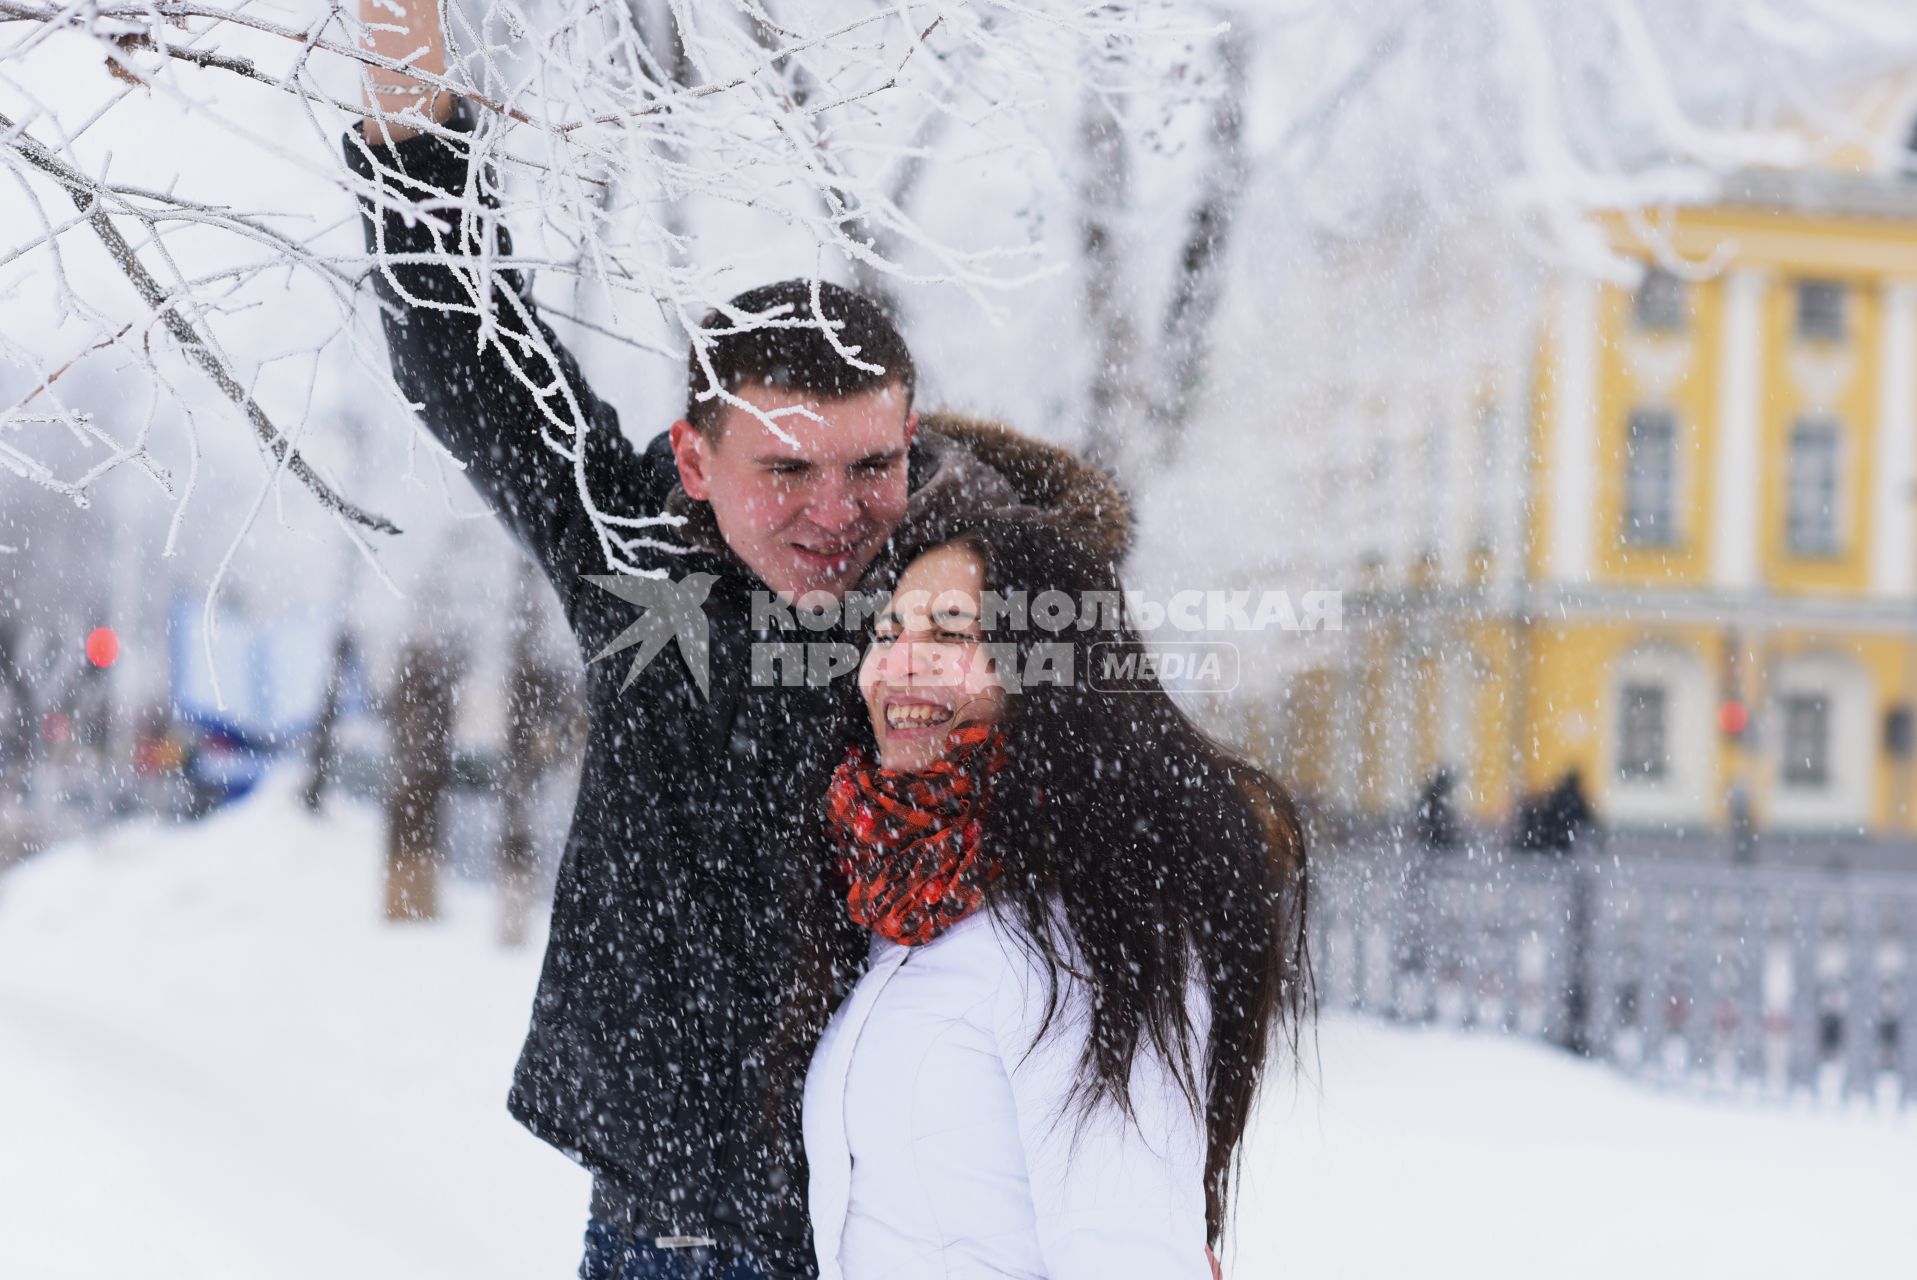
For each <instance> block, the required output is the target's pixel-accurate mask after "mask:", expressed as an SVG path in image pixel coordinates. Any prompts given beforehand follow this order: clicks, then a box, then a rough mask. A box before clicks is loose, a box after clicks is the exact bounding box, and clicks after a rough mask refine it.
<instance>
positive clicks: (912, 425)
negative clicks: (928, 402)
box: [905, 409, 919, 448]
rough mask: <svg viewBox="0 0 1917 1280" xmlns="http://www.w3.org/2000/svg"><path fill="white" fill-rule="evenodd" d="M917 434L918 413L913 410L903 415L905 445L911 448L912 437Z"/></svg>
mask: <svg viewBox="0 0 1917 1280" xmlns="http://www.w3.org/2000/svg"><path fill="white" fill-rule="evenodd" d="M918 433H919V411H918V410H917V409H914V410H913V411H912V412H910V413H908V414H906V415H905V444H906V447H907V448H910V447H911V444H912V437H913V436H915V435H917V434H918Z"/></svg>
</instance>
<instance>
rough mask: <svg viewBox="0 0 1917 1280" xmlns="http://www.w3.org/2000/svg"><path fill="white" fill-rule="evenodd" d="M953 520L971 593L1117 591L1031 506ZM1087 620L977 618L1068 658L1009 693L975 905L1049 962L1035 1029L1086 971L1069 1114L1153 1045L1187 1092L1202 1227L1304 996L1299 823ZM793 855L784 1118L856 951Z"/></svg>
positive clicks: (818, 861)
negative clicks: (965, 521)
mask: <svg viewBox="0 0 1917 1280" xmlns="http://www.w3.org/2000/svg"><path fill="white" fill-rule="evenodd" d="M951 540H954V541H960V542H963V543H966V544H968V545H970V546H972V547H974V548H975V549H977V550H978V552H979V553H980V555H981V556H982V557H983V558H984V560H985V570H986V572H985V582H986V589H987V590H988V591H992V592H1000V593H1010V592H1018V591H1022V592H1024V593H1026V598H1027V599H1035V598H1036V597H1037V596H1038V595H1039V593H1041V592H1044V591H1063V592H1065V593H1067V594H1068V595H1069V596H1071V597H1072V598H1073V599H1074V600H1075V601H1078V602H1086V601H1090V600H1093V599H1099V598H1104V599H1114V598H1116V596H1114V595H1113V594H1112V593H1116V592H1118V591H1119V590H1120V586H1119V581H1118V575H1117V570H1116V567H1115V566H1114V565H1112V564H1111V563H1109V561H1107V560H1105V559H1103V558H1102V557H1100V556H1099V555H1097V554H1095V553H1093V552H1091V551H1089V550H1087V549H1086V548H1084V547H1082V546H1081V545H1080V544H1079V543H1078V542H1077V541H1076V540H1075V539H1073V538H1072V537H1071V536H1070V535H1069V533H1067V532H1064V531H1061V530H1060V529H1059V528H1058V527H1056V526H1055V525H1052V524H1050V523H1047V522H1044V521H1041V520H1036V519H1021V518H1003V519H988V520H985V521H982V522H980V523H979V524H977V525H976V526H974V527H972V528H969V529H966V530H964V531H962V532H960V533H958V534H957V536H956V537H954V538H953V539H951ZM1096 593H1103V594H1102V595H1099V594H1096ZM1096 621H1097V625H1093V626H1090V627H1087V628H1084V629H1078V628H1076V627H1074V628H1072V629H1068V630H1066V631H1062V632H1058V633H1052V632H1046V631H1034V630H1027V631H1024V632H1021V633H1012V632H1009V631H1005V630H1000V631H998V632H988V634H987V637H986V639H987V640H988V642H995V643H1000V644H1004V645H1006V646H1008V650H1006V651H1009V647H1010V646H1016V649H1017V652H1018V655H1019V661H1020V664H1021V665H1020V670H1021V671H1025V670H1027V665H1026V664H1027V659H1028V658H1029V656H1030V655H1031V654H1032V653H1033V652H1034V651H1035V647H1036V646H1037V645H1039V644H1055V645H1064V646H1068V648H1069V656H1070V662H1069V667H1070V670H1069V672H1066V671H1064V667H1065V666H1066V665H1068V664H1065V663H1054V666H1053V669H1054V670H1057V671H1060V673H1061V674H1063V675H1066V676H1068V678H1067V679H1065V680H1064V681H1063V682H1061V683H1058V684H1028V685H1025V686H1024V687H1023V688H1022V689H1021V691H1020V692H1019V693H1018V694H1017V695H1016V696H1015V697H1013V698H1011V699H1010V700H1009V714H1008V717H1007V721H1006V730H1007V733H1008V737H1009V749H1010V754H1011V762H1010V764H1009V765H1008V766H1007V768H1006V771H1005V773H1004V774H1002V775H1001V776H1000V778H999V780H998V782H997V784H996V786H995V788H994V792H993V799H992V808H991V810H990V811H989V812H988V814H987V816H986V819H985V823H986V839H987V840H989V841H991V842H992V844H993V845H994V846H995V847H996V849H997V851H998V853H999V856H1001V857H1003V859H1004V861H1005V872H1004V874H1002V875H1000V876H999V878H998V879H997V881H996V882H995V883H994V886H993V889H992V892H991V895H990V897H989V899H988V903H989V906H990V908H991V909H993V910H995V911H998V912H999V913H1000V914H1001V916H1002V917H1003V918H1005V919H1007V920H1008V921H1010V922H1012V923H1013V924H1015V925H1016V926H1017V928H1016V933H1017V935H1018V936H1019V938H1020V939H1021V941H1022V942H1023V943H1024V945H1026V946H1027V947H1028V948H1029V949H1030V951H1031V952H1032V954H1033V956H1034V958H1035V959H1037V960H1038V961H1039V962H1040V963H1041V964H1042V966H1043V968H1044V969H1045V971H1046V973H1047V974H1048V975H1049V979H1050V999H1049V1003H1048V1011H1047V1016H1046V1018H1045V1020H1044V1022H1045V1025H1044V1027H1042V1028H1041V1030H1040V1033H1039V1034H1040V1036H1041V1037H1042V1036H1043V1035H1044V1034H1046V1032H1047V1031H1048V1030H1049V1028H1050V1025H1051V1023H1052V1021H1053V1019H1054V1016H1055V1015H1056V1014H1057V1012H1058V1010H1059V1009H1060V1008H1061V1007H1062V1000H1063V997H1064V993H1065V982H1066V981H1068V980H1072V981H1084V982H1086V983H1087V984H1088V985H1089V986H1090V988H1091V991H1090V995H1091V1000H1090V1008H1091V1019H1092V1025H1091V1033H1090V1035H1089V1036H1088V1038H1087V1041H1086V1047H1085V1053H1084V1056H1083V1058H1082V1059H1081V1061H1080V1064H1079V1071H1078V1076H1077V1080H1076V1084H1075V1089H1074V1095H1075V1097H1074V1101H1075V1103H1076V1104H1077V1106H1076V1109H1077V1111H1078V1114H1079V1116H1080V1118H1081V1120H1082V1119H1083V1117H1084V1116H1086V1115H1088V1114H1090V1113H1091V1112H1092V1111H1093V1110H1094V1109H1096V1108H1097V1107H1099V1106H1103V1105H1113V1106H1117V1107H1119V1108H1120V1109H1121V1110H1123V1111H1124V1112H1125V1113H1126V1114H1128V1115H1129V1114H1131V1095H1130V1080H1131V1070H1132V1064H1133V1061H1134V1059H1135V1058H1136V1056H1137V1054H1138V1052H1139V1051H1140V1049H1141V1048H1144V1049H1146V1050H1147V1051H1149V1052H1154V1053H1157V1054H1159V1055H1160V1056H1161V1058H1162V1059H1163V1060H1164V1061H1165V1062H1166V1063H1168V1064H1170V1066H1171V1068H1172V1071H1173V1074H1174V1077H1175V1079H1176V1080H1177V1081H1178V1082H1179V1084H1180V1085H1181V1086H1182V1087H1183V1089H1184V1091H1185V1094H1186V1097H1187V1099H1188V1100H1189V1101H1190V1102H1191V1104H1192V1105H1193V1107H1194V1109H1196V1108H1198V1107H1200V1106H1202V1108H1203V1114H1204V1118H1205V1126H1206V1148H1207V1150H1206V1160H1205V1216H1206V1229H1207V1234H1208V1238H1209V1242H1210V1243H1212V1244H1214V1245H1216V1244H1217V1243H1218V1241H1219V1239H1220V1237H1221V1234H1222V1232H1223V1229H1224V1224H1225V1219H1226V1217H1227V1209H1228V1205H1229V1203H1230V1199H1231V1187H1232V1183H1233V1181H1234V1174H1235V1172H1236V1169H1237V1166H1238V1162H1239V1158H1240V1156H1241V1154H1242V1145H1243V1140H1244V1136H1245V1130H1246V1126H1247V1124H1248V1123H1249V1120H1250V1116H1251V1109H1252V1104H1253V1101H1254V1100H1255V1098H1256V1096H1257V1092H1258V1088H1259V1084H1260V1082H1261V1081H1262V1080H1263V1079H1264V1076H1265V1073H1266V1070H1267V1068H1268V1066H1269V1065H1270V1064H1271V1062H1272V1060H1273V1058H1274V1055H1275V1053H1276V1051H1277V1050H1278V1049H1279V1048H1280V1047H1282V1048H1283V1049H1284V1050H1285V1051H1286V1053H1287V1055H1288V1056H1293V1057H1295V1055H1296V1052H1297V1047H1298V1034H1299V1030H1300V1027H1301V1025H1302V1023H1303V1021H1304V1019H1305V1018H1306V1016H1307V1015H1308V1013H1309V1011H1310V1008H1311V1003H1312V1002H1311V995H1310V991H1311V966H1310V958H1309V956H1308V954H1307V950H1306V941H1305V940H1306V929H1305V915H1306V906H1307V892H1306V875H1305V872H1306V848H1305V835H1304V829H1303V826H1302V824H1301V822H1300V820H1299V815H1298V811H1297V809H1296V807H1295V806H1294V805H1293V803H1292V801H1291V799H1290V797H1289V796H1288V795H1287V794H1286V792H1285V790H1284V788H1283V787H1281V786H1280V785H1279V783H1278V782H1277V781H1276V780H1275V779H1273V778H1272V777H1271V776H1270V775H1269V774H1268V773H1266V772H1265V771H1264V770H1262V769H1259V768H1258V767H1257V766H1255V765H1253V764H1251V763H1250V762H1248V761H1246V760H1243V759H1241V758H1239V757H1238V756H1236V755H1234V754H1232V753H1231V752H1229V751H1227V750H1226V749H1224V748H1223V747H1221V746H1220V745H1219V744H1217V743H1216V742H1214V741H1212V739H1210V738H1209V737H1207V736H1206V735H1205V734H1204V733H1203V732H1202V731H1200V730H1199V729H1198V728H1197V726H1196V725H1194V724H1193V723H1192V722H1191V720H1190V719H1189V718H1187V717H1186V716H1185V714H1184V713H1183V712H1182V711H1181V710H1180V709H1179V708H1178V706H1177V704H1176V703H1175V702H1173V701H1172V699H1171V697H1170V696H1169V695H1168V694H1167V693H1166V692H1165V689H1164V687H1163V686H1162V685H1161V684H1160V683H1159V681H1158V680H1157V678H1156V676H1155V675H1154V674H1153V673H1152V670H1151V667H1150V664H1148V663H1138V662H1132V663H1130V664H1128V663H1127V662H1126V661H1125V659H1126V658H1137V657H1138V656H1140V655H1142V654H1143V653H1144V652H1145V646H1144V644H1143V641H1142V640H1141V639H1140V637H1139V635H1138V634H1137V632H1136V631H1135V629H1134V628H1133V627H1132V625H1131V623H1130V621H1129V620H1126V619H1122V618H1113V617H1104V616H1101V617H1098V618H1097V620H1096ZM1002 652H1005V651H1002ZM1059 653H1060V651H1059V650H1053V651H1052V656H1053V657H1054V658H1057V657H1058V656H1059ZM1108 657H1116V658H1117V659H1118V660H1117V661H1114V662H1109V663H1108V662H1107V659H1108ZM1094 662H1097V663H1098V664H1099V665H1098V666H1097V667H1096V668H1095V667H1094V665H1093V664H1094ZM1095 677H1096V678H1095ZM860 719H861V721H862V719H863V717H860ZM799 862H800V883H798V884H795V886H794V888H793V892H794V894H795V897H796V900H797V901H798V902H800V903H803V904H804V906H803V909H801V910H797V911H795V912H794V913H793V918H794V919H795V922H797V925H798V927H797V929H796V930H795V934H794V936H793V938H792V939H790V944H791V946H792V955H793V957H794V960H793V970H792V972H793V981H792V983H791V986H790V989H789V991H788V992H787V996H786V1000H785V1006H784V1008H783V1009H782V1011H781V1018H780V1028H781V1030H780V1034H779V1037H778V1040H777V1042H776V1044H775V1046H774V1051H773V1053H772V1054H771V1057H770V1060H769V1064H768V1065H769V1068H770V1069H769V1071H768V1080H769V1082H770V1087H769V1090H768V1095H767V1098H766V1106H767V1109H768V1117H769V1118H772V1117H776V1115H777V1113H778V1112H780V1111H785V1112H786V1113H787V1114H786V1119H787V1121H788V1123H795V1122H796V1116H797V1108H798V1099H799V1094H800V1092H801V1085H802V1082H803V1078H804V1073H805V1068H806V1065H807V1060H808V1059H809V1057H810V1053H811V1048H812V1045H813V1044H814V1043H815V1042H816V1040H817V1038H818V1035H819V1033H820V1032H821V1031H822V1030H823V1028H824V1025H825V1023H826V1021H827V1020H828V1018H829V1016H830V1014H831V1010H832V1008H833V1007H834V1006H835V1005H836V1004H837V1001H838V999H839V997H840V996H841V995H842V994H843V992H844V991H845V989H846V988H847V987H848V986H849V984H850V983H851V981H852V980H853V979H854V978H855V977H856V975H857V971H858V969H859V967H860V966H861V964H862V961H863V959H864V942H863V937H862V935H861V934H860V933H859V932H858V931H857V930H851V931H848V922H847V921H846V919H845V913H844V910H843V905H842V902H841V901H840V900H839V899H837V897H836V895H835V893H834V886H833V885H832V884H831V883H830V876H829V873H828V871H827V868H826V858H825V853H824V847H823V842H822V841H821V843H820V845H819V847H818V849H817V850H816V851H815V856H811V857H809V858H802V859H800V860H799ZM1055 906H1062V907H1063V916H1064V930H1065V935H1067V936H1061V931H1060V928H1059V926H1058V920H1057V916H1056V915H1055V914H1054V912H1055ZM1192 982H1201V983H1202V984H1203V987H1204V990H1205V992H1206V995H1207V996H1208V997H1209V1002H1210V1008H1211V1019H1210V1025H1209V1028H1208V1031H1207V1034H1206V1035H1205V1037H1204V1042H1203V1043H1202V1044H1199V1043H1196V1042H1195V1041H1196V1036H1195V1035H1194V1029H1193V1027H1192V1025H1191V1021H1190V1018H1189V1016H1188V1011H1187V997H1186V992H1187V990H1188V989H1189V988H1188V984H1189V983H1192Z"/></svg>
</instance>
